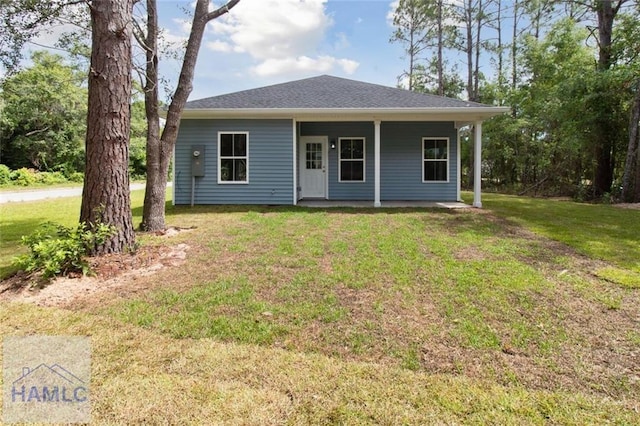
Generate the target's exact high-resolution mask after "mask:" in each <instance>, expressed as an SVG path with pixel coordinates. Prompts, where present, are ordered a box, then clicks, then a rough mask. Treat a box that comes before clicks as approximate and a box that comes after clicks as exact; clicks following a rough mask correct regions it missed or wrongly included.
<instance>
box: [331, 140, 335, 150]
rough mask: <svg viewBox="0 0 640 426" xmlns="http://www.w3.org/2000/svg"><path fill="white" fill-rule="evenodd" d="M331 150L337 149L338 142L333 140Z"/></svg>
mask: <svg viewBox="0 0 640 426" xmlns="http://www.w3.org/2000/svg"><path fill="white" fill-rule="evenodd" d="M331 149H336V140H335V139H331Z"/></svg>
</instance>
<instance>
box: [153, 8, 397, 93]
mask: <svg viewBox="0 0 640 426" xmlns="http://www.w3.org/2000/svg"><path fill="white" fill-rule="evenodd" d="M216 3H217V4H218V5H219V4H221V3H222V2H221V1H218V2H216ZM392 3H393V2H392V1H391V0H241V1H240V3H239V4H238V6H236V7H235V8H234V9H232V10H231V13H230V14H228V15H225V16H223V17H221V18H219V19H218V20H216V21H214V22H212V23H210V24H209V26H208V27H207V31H206V33H205V38H204V40H203V44H202V48H201V50H200V56H199V58H198V64H197V67H196V74H195V80H194V85H193V91H192V93H191V96H190V99H199V98H203V97H208V96H215V95H219V94H223V93H229V92H235V91H238V90H244V89H250V88H255V87H261V86H265V85H269V84H275V83H281V82H285V81H290V80H295V79H300V78H306V77H310V76H315V75H321V74H331V75H335V76H341V77H346V78H352V79H355V80H362V81H367V82H371V83H378V84H383V85H388V86H395V85H396V84H397V77H398V75H400V74H401V73H402V71H403V69H404V68H406V60H405V59H404V58H403V56H404V55H403V51H402V46H400V45H399V44H397V43H394V44H391V43H389V37H390V36H391V33H392V31H393V28H392V26H391V24H390V22H389V13H390V11H391V10H392ZM190 7H191V3H190V2H188V1H171V0H159V15H160V24H161V26H162V27H163V28H164V31H165V37H166V39H167V40H169V41H172V42H173V43H175V45H179V43H180V42H182V41H183V40H184V39H186V37H187V36H188V30H189V27H190V18H189V17H188V15H186V14H185V13H184V9H185V8H190ZM161 63H162V66H161V73H162V74H163V75H164V77H165V78H168V79H170V80H173V81H175V79H176V78H177V75H178V73H179V66H180V63H179V62H178V61H172V60H170V59H164V60H163V61H161ZM170 87H173V85H170Z"/></svg>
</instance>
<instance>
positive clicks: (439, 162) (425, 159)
mask: <svg viewBox="0 0 640 426" xmlns="http://www.w3.org/2000/svg"><path fill="white" fill-rule="evenodd" d="M448 180H449V138H422V181H423V182H447V181H448Z"/></svg>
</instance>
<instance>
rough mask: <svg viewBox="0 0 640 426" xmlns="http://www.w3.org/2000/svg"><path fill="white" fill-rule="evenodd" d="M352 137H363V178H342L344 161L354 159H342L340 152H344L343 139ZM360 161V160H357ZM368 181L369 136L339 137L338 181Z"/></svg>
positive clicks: (352, 137) (351, 137)
mask: <svg viewBox="0 0 640 426" xmlns="http://www.w3.org/2000/svg"><path fill="white" fill-rule="evenodd" d="M351 139H362V180H342V174H341V170H342V167H341V163H342V161H354V160H353V159H345V160H342V158H340V153H341V152H342V141H343V140H351ZM355 161H360V160H355ZM366 181H367V138H365V137H364V136H343V137H339V138H338V182H340V183H364V182H366Z"/></svg>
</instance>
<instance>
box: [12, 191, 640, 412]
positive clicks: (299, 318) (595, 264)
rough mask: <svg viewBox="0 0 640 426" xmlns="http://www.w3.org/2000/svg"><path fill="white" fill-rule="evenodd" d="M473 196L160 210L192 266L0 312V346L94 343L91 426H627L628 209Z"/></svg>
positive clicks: (632, 228) (637, 397) (636, 399)
mask: <svg viewBox="0 0 640 426" xmlns="http://www.w3.org/2000/svg"><path fill="white" fill-rule="evenodd" d="M141 201H142V198H141V193H140V194H135V193H134V197H133V206H134V216H135V217H136V219H135V220H136V222H139V218H138V215H139V214H140V205H141ZM484 201H485V206H486V209H485V210H483V211H481V212H479V211H475V210H471V211H447V210H421V209H327V210H313V209H302V208H292V207H238V206H219V207H205V206H199V207H195V208H188V207H170V208H169V209H168V221H169V223H170V224H174V225H179V226H183V227H196V229H195V230H194V231H190V232H185V233H182V234H180V235H179V236H177V237H174V238H176V240H163V241H162V242H159V241H156V240H154V243H162V244H171V243H173V244H175V243H177V242H186V243H188V244H189V245H190V247H191V248H190V249H189V252H188V253H189V257H188V259H187V263H186V264H185V265H183V266H181V267H179V268H170V269H165V270H162V271H160V272H158V273H156V274H155V275H150V276H142V277H139V278H138V279H137V280H136V282H135V283H133V282H132V283H131V285H136V286H140V288H142V289H148V290H145V291H136V292H132V293H131V294H129V295H124V296H116V295H113V297H111V298H108V300H107V301H106V302H105V301H104V300H101V301H99V302H96V303H95V304H89V305H84V306H80V305H79V306H78V307H77V308H75V309H73V310H61V309H55V308H39V307H35V306H30V305H21V304H10V303H6V302H0V305H1V306H2V310H1V311H0V333H1V334H2V335H6V334H32V333H51V334H79V335H91V336H92V344H93V348H94V349H93V358H92V366H93V379H92V386H94V388H95V391H94V390H93V389H92V392H95V399H94V401H95V405H94V421H96V422H97V423H122V422H126V423H139V422H143V421H146V422H150V423H156V422H169V423H189V422H204V423H216V422H220V423H234V422H235V423H247V424H275V423H289V424H429V423H477V424H484V423H498V424H502V423H506V424H515V423H518V424H531V423H533V424H539V423H560V424H585V423H591V424H594V423H596V424H599V423H620V424H631V423H633V422H634V421H636V418H637V410H638V407H639V404H640V386H639V384H638V381H637V379H636V378H634V374H635V375H636V376H637V359H636V358H634V354H637V352H638V350H640V338H639V334H638V330H637V323H636V322H634V321H635V320H634V318H637V316H638V306H640V305H639V302H640V294H639V293H640V292H639V291H638V287H637V285H636V284H635V281H634V280H633V277H634V275H633V274H636V273H637V271H636V269H635V266H634V265H635V263H634V261H632V260H630V259H631V257H632V256H629V255H627V254H626V252H625V250H638V248H637V246H634V244H633V242H632V241H627V240H625V238H627V237H628V236H630V235H632V234H635V235H638V234H640V229H639V227H640V224H639V222H638V221H637V220H635V219H634V218H635V217H636V216H635V215H636V214H637V213H636V212H635V211H630V210H622V209H620V212H621V213H618V212H617V209H616V211H610V212H609V211H608V210H606V209H605V211H606V212H607V213H606V214H607V215H609V216H603V214H604V213H603V211H600V210H598V209H591V208H590V206H585V205H581V204H575V203H567V204H568V205H566V206H565V205H564V204H561V203H560V202H557V201H542V200H531V201H529V200H528V199H524V200H523V201H521V200H520V199H519V198H516V197H506V196H498V195H487V196H486V197H485V200H484ZM54 202H55V203H56V204H58V207H57V208H54V207H52V206H51V207H50V206H49V204H48V202H42V203H40V202H38V203H27V204H29V205H30V206H28V207H29V208H26V207H22V205H18V204H15V205H10V206H8V207H5V206H6V205H5V206H1V205H0V209H5V210H2V211H0V214H2V226H3V231H4V230H5V229H6V230H7V234H6V235H5V234H4V232H3V236H2V238H3V250H5V249H6V250H7V252H8V253H9V252H15V251H16V248H17V241H18V239H19V238H18V234H19V233H20V231H19V230H18V229H16V228H18V227H20V228H21V229H22V232H24V230H26V229H29V227H33V226H36V225H37V223H38V222H39V219H38V218H36V219H35V220H32V221H27V220H28V218H29V216H30V215H31V216H33V215H34V213H33V212H36V211H37V212H43V211H44V212H47V213H46V216H44V217H47V216H48V215H49V213H50V214H51V215H55V214H58V213H59V210H62V209H63V207H62V206H60V205H59V203H62V202H61V200H55V201H54ZM76 202H77V201H76ZM64 203H70V204H69V210H73V208H74V207H73V204H72V200H71V199H67V201H64ZM545 203H548V204H545ZM554 203H555V204H554ZM496 205H499V206H498V207H496ZM35 206H38V207H35ZM77 206H79V204H76V207H75V208H76V209H77V208H78V207H77ZM532 206H535V207H532ZM601 207H605V206H601ZM519 208H520V209H521V212H519V210H518V209H519ZM608 208H609V209H613V208H612V207H608ZM537 209H539V210H541V211H549V210H552V211H553V209H556V210H555V214H551V213H548V212H547V213H545V214H546V215H547V216H546V217H547V219H546V222H552V221H556V220H557V221H559V222H561V223H563V224H564V225H565V226H577V225H576V224H578V223H589V222H593V221H597V220H600V219H601V218H602V217H608V218H609V219H610V220H611V221H614V220H619V221H620V222H621V223H624V227H626V228H629V229H624V230H623V229H621V228H623V227H622V226H616V227H615V229H616V231H615V232H617V233H618V235H619V236H620V238H621V240H620V242H618V240H617V239H615V238H611V237H610V236H609V232H610V231H611V229H612V228H610V227H601V226H592V228H591V230H590V232H583V231H582V230H580V231H577V232H575V233H574V235H572V238H568V237H567V233H566V232H564V231H563V227H562V226H556V225H555V224H553V223H545V220H543V219H540V218H539V217H538V215H539V214H540V213H536V211H537ZM40 214H43V213H40ZM76 214H77V213H76ZM562 214H570V215H573V216H575V217H573V216H572V218H565V217H558V216H560V215H562ZM619 214H621V216H618V215H619ZM62 216H64V215H61V216H60V217H62ZM74 217H76V216H74ZM6 218H9V219H8V220H7V219H6ZM551 218H553V220H552V219H551ZM609 219H607V220H609ZM54 220H55V219H54ZM66 220H70V221H71V222H70V223H69V224H71V223H73V220H74V219H73V218H67V219H66ZM5 221H6V222H5ZM20 221H22V222H20ZM571 224H574V225H571ZM585 226H586V225H585ZM618 228H620V229H618ZM530 231H533V232H530ZM563 238H565V239H566V241H564V240H563ZM585 239H588V240H589V241H590V240H592V239H593V240H598V241H601V242H602V244H601V245H600V246H599V247H598V248H597V249H594V250H593V251H589V250H590V249H589V244H587V242H586V241H584V240H585ZM554 240H555V241H554ZM173 241H175V242H173ZM4 242H6V245H7V246H8V247H7V248H5V244H4ZM618 243H620V244H621V245H622V246H624V250H623V249H622V248H621V247H619V246H618ZM636 244H637V243H636ZM576 251H577V253H578V254H576ZM621 252H625V256H626V257H623V258H622V259H621V260H620V259H618V260H617V261H615V262H614V261H613V260H610V258H613V257H615V254H616V253H621ZM636 253H637V252H636ZM638 255H639V256H640V254H638ZM4 261H5V260H4V258H3V262H4ZM0 266H4V265H3V263H0ZM634 371H636V373H634Z"/></svg>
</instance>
